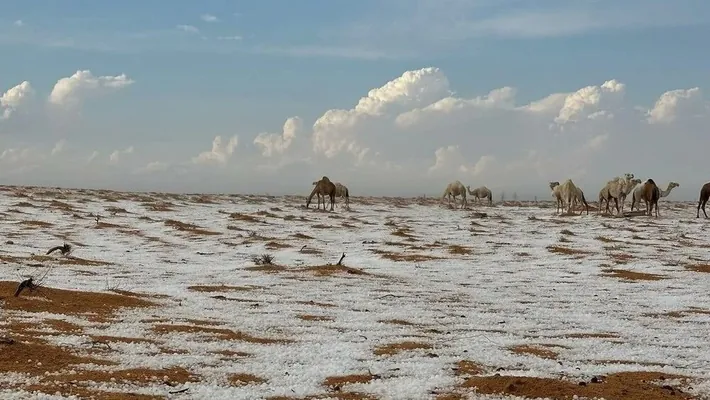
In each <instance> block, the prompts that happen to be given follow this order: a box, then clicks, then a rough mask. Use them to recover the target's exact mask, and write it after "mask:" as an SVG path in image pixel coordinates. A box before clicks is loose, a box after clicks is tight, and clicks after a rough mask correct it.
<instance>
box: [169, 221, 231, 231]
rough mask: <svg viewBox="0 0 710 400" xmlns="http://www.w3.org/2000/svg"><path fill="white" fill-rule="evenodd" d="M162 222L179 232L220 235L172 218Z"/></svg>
mask: <svg viewBox="0 0 710 400" xmlns="http://www.w3.org/2000/svg"><path fill="white" fill-rule="evenodd" d="M164 223H165V225H166V226H169V227H171V228H175V229H177V230H179V231H181V232H188V233H192V234H195V235H221V233H220V232H215V231H208V230H207V229H203V228H200V227H199V226H197V225H194V224H188V223H185V222H180V221H176V220H174V219H166V220H165V222H164Z"/></svg>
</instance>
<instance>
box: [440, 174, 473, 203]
mask: <svg viewBox="0 0 710 400" xmlns="http://www.w3.org/2000/svg"><path fill="white" fill-rule="evenodd" d="M459 195H461V197H462V200H461V208H464V207H465V206H466V203H467V202H466V188H465V187H464V186H463V183H461V181H458V180H456V181H453V182H451V183H449V184H448V186H446V190H444V194H442V195H441V199H442V200H443V199H444V197H446V196H449V203H451V196H454V206H455V205H456V196H459Z"/></svg>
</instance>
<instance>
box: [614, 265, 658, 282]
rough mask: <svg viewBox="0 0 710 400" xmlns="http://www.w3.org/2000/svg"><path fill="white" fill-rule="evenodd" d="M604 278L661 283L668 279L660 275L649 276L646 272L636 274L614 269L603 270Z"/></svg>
mask: <svg viewBox="0 0 710 400" xmlns="http://www.w3.org/2000/svg"><path fill="white" fill-rule="evenodd" d="M602 272H603V274H602V276H608V277H611V278H619V279H622V280H627V281H659V280H661V279H666V278H667V277H666V276H664V275H658V274H648V273H645V272H634V271H628V270H625V269H613V268H605V269H603V270H602Z"/></svg>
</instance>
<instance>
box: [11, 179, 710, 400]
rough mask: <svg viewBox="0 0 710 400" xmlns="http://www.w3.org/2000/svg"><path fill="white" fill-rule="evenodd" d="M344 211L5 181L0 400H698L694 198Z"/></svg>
mask: <svg viewBox="0 0 710 400" xmlns="http://www.w3.org/2000/svg"><path fill="white" fill-rule="evenodd" d="M342 204H343V200H342V199H338V206H337V207H336V209H335V211H334V212H330V211H327V212H324V211H323V210H320V211H319V210H316V209H315V198H314V202H313V203H312V205H311V208H310V209H306V208H304V205H305V198H304V197H302V196H285V197H273V196H256V195H199V194H194V195H187V194H186V195H177V194H160V193H122V192H114V191H101V190H78V189H77V190H69V189H53V188H37V187H0V212H1V213H2V232H3V236H4V238H3V245H2V248H1V249H0V260H1V261H2V266H1V267H0V305H1V307H0V354H2V357H0V397H2V398H3V399H40V398H41V399H55V398H56V399H60V398H72V396H74V398H95V399H270V400H276V399H282V400H287V399H435V400H458V399H467V398H472V399H479V398H480V399H509V398H510V399H512V398H516V399H520V398H538V397H543V398H545V397H547V398H552V399H572V398H573V396H577V398H580V399H581V398H606V399H631V400H634V399H644V400H652V399H690V398H697V399H703V398H710V382H709V381H708V373H709V371H710V350H709V349H710V335H708V332H710V297H708V288H710V254H708V250H709V249H710V240H708V238H707V234H706V232H707V231H706V226H707V225H708V224H709V223H710V222H709V221H706V220H705V219H704V218H701V219H696V218H695V208H694V204H690V203H681V202H672V201H666V200H665V199H662V200H661V202H660V214H661V215H660V217H659V218H654V217H651V218H649V217H646V216H642V217H634V218H614V217H602V216H598V215H597V213H596V211H594V210H592V211H590V214H589V215H586V214H582V215H572V216H568V215H565V216H560V215H557V214H556V213H555V207H554V204H553V203H552V202H551V201H550V202H547V201H546V202H539V203H533V202H530V203H525V202H523V203H517V202H516V203H512V202H509V203H505V204H500V203H497V204H495V205H494V206H490V207H489V206H487V205H483V202H482V203H481V205H476V204H475V202H471V203H470V206H469V209H467V210H460V209H452V208H451V207H449V206H448V205H446V203H442V202H441V201H440V200H439V199H437V198H432V199H428V198H427V199H425V198H419V199H417V198H412V199H404V198H369V197H351V209H350V210H346V209H345V208H344V207H342V206H341V205H342ZM627 208H628V204H627ZM64 243H67V244H70V245H71V252H69V253H68V254H62V253H61V252H60V251H54V252H52V253H51V254H49V255H47V254H46V253H47V251H48V250H49V249H50V248H52V247H55V246H58V245H63V244H64ZM343 254H344V255H345V256H344V258H343ZM341 258H342V260H341ZM339 261H340V264H338V262H339ZM29 277H32V278H33V283H34V284H36V285H37V287H34V288H26V289H24V290H22V291H21V292H20V293H19V295H17V296H15V293H16V289H17V288H18V285H19V284H20V282H21V281H23V280H25V279H27V278H29Z"/></svg>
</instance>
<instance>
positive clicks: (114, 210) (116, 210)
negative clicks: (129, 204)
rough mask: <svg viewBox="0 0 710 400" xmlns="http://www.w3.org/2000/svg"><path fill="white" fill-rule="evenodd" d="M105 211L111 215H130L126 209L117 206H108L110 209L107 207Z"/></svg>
mask: <svg viewBox="0 0 710 400" xmlns="http://www.w3.org/2000/svg"><path fill="white" fill-rule="evenodd" d="M104 210H106V212H108V213H111V214H119V213H121V214H130V213H129V212H128V211H126V209H125V208H121V207H116V206H108V207H105V208H104Z"/></svg>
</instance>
